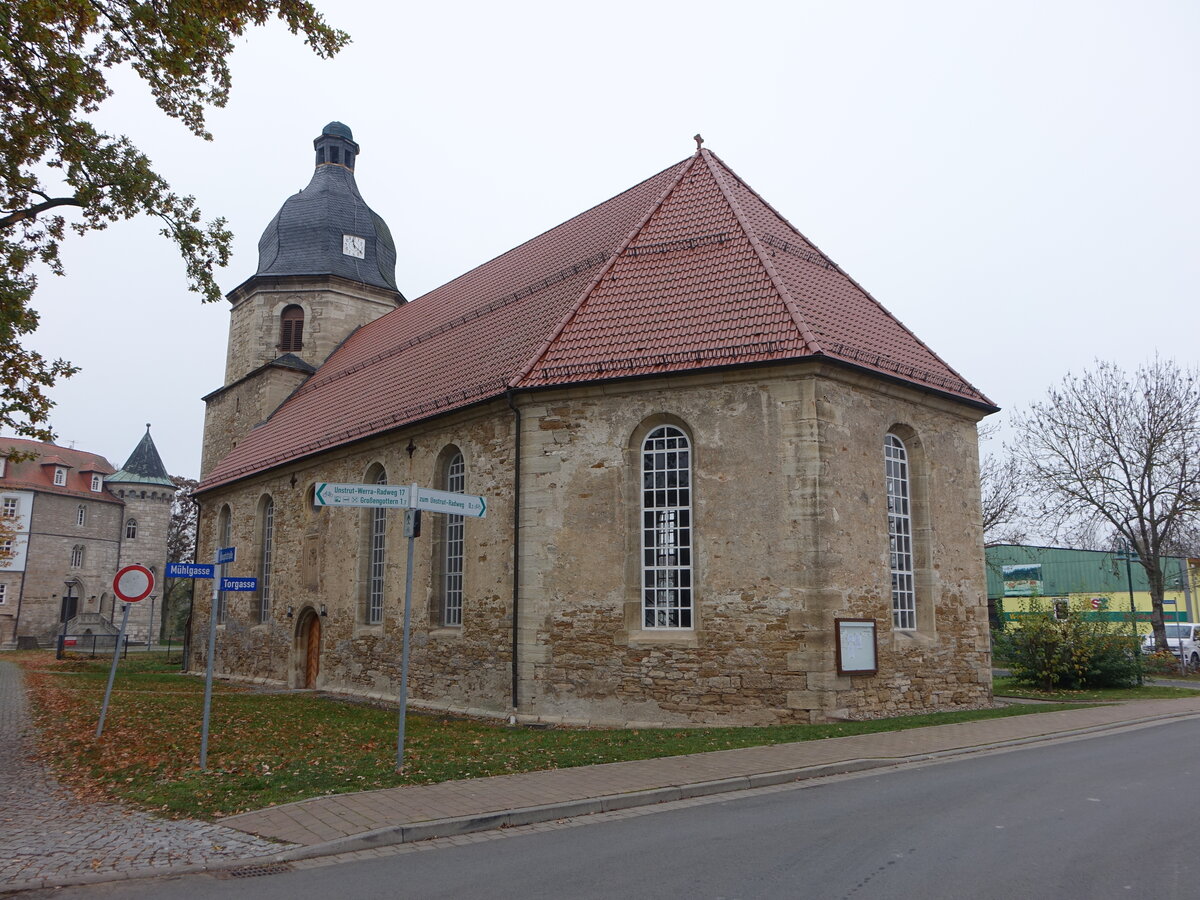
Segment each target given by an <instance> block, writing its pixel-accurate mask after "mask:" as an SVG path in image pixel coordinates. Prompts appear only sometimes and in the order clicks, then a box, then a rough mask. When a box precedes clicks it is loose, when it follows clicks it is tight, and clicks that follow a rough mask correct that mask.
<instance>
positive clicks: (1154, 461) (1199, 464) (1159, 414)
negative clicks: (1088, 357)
mask: <svg viewBox="0 0 1200 900" xmlns="http://www.w3.org/2000/svg"><path fill="white" fill-rule="evenodd" d="M1017 427H1018V429H1019V431H1020V440H1019V441H1017V442H1016V444H1015V447H1014V448H1013V453H1014V455H1015V456H1016V457H1017V459H1019V461H1020V464H1021V467H1022V470H1023V472H1024V478H1025V480H1026V482H1027V483H1028V484H1029V486H1030V488H1031V490H1033V491H1036V494H1037V496H1038V497H1040V498H1041V502H1040V504H1039V506H1038V508H1037V509H1036V510H1035V511H1034V512H1035V515H1036V517H1037V519H1038V521H1039V522H1040V523H1042V524H1044V525H1046V526H1049V527H1050V528H1051V529H1052V530H1053V531H1054V532H1055V533H1056V534H1058V535H1064V534H1065V535H1068V536H1069V538H1070V539H1072V540H1073V541H1074V542H1076V543H1077V542H1079V541H1080V540H1090V541H1095V540H1096V536H1097V535H1098V533H1099V532H1101V531H1109V532H1111V534H1112V535H1113V536H1115V537H1116V538H1118V539H1119V540H1120V541H1122V542H1123V543H1125V544H1126V545H1128V546H1129V547H1132V548H1133V549H1134V550H1136V552H1137V554H1138V557H1139V560H1140V562H1141V565H1142V567H1143V568H1144V569H1145V571H1146V576H1147V578H1148V579H1149V581H1150V599H1151V614H1150V621H1151V623H1152V625H1153V628H1154V634H1155V640H1156V643H1157V644H1158V645H1159V647H1160V648H1165V647H1166V631H1165V629H1164V628H1163V591H1164V579H1163V573H1162V569H1161V566H1160V560H1161V559H1162V558H1163V557H1164V556H1169V555H1171V554H1172V553H1173V552H1174V551H1175V550H1176V549H1177V547H1178V545H1179V542H1180V541H1181V540H1184V539H1185V538H1186V536H1187V535H1189V534H1191V535H1193V536H1194V533H1195V529H1196V528H1197V523H1198V522H1200V384H1198V381H1197V373H1196V372H1195V371H1194V370H1190V369H1182V368H1180V367H1179V366H1178V365H1177V364H1176V363H1175V362H1173V361H1170V360H1160V359H1155V360H1154V361H1153V362H1151V363H1148V364H1146V365H1144V366H1142V367H1140V368H1139V369H1137V371H1135V372H1134V373H1133V374H1132V375H1130V374H1127V373H1126V372H1124V371H1123V370H1122V369H1120V368H1119V367H1118V366H1116V365H1115V364H1113V363H1108V362H1097V363H1096V366H1095V368H1093V369H1092V370H1090V371H1088V372H1085V373H1084V374H1083V375H1080V376H1072V375H1068V376H1067V378H1066V379H1065V380H1064V381H1063V383H1062V384H1061V385H1060V386H1058V387H1056V388H1052V389H1051V390H1050V391H1049V393H1048V394H1047V397H1046V400H1045V401H1043V402H1041V403H1036V404H1034V405H1033V406H1031V407H1030V408H1029V410H1028V411H1027V412H1026V413H1025V414H1024V415H1023V416H1021V417H1020V418H1019V420H1018V423H1017ZM1092 546H1095V544H1094V543H1093V544H1092Z"/></svg>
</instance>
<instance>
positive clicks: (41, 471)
mask: <svg viewBox="0 0 1200 900" xmlns="http://www.w3.org/2000/svg"><path fill="white" fill-rule="evenodd" d="M5 450H19V451H21V452H22V453H32V454H34V458H33V459H27V460H22V461H21V462H15V463H14V462H9V463H8V464H7V465H6V466H5V467H4V475H3V476H0V490H5V489H7V490H34V491H45V492H47V493H51V494H70V495H72V496H79V497H86V498H87V499H89V500H99V501H103V502H109V503H120V502H121V501H120V500H118V499H117V498H116V497H115V496H113V494H111V493H110V492H109V491H108V490H107V488H106V489H105V490H102V491H93V490H92V475H91V473H92V472H95V473H97V474H100V475H111V474H112V473H113V472H115V471H116V470H115V469H114V468H113V467H112V466H111V465H109V463H108V460H106V459H104V458H103V457H101V456H97V455H96V454H95V453H89V452H87V451H84V450H72V449H71V448H70V447H59V446H57V445H55V444H44V443H42V442H41V441H28V440H25V439H23V438H9V437H5V438H0V453H3V452H4V451H5ZM56 466H62V467H63V468H65V469H66V470H67V483H66V484H65V485H57V484H55V483H54V467H56Z"/></svg>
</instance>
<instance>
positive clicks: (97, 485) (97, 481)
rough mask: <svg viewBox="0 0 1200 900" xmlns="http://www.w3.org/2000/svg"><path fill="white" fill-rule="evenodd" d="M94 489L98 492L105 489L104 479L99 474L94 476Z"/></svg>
mask: <svg viewBox="0 0 1200 900" xmlns="http://www.w3.org/2000/svg"><path fill="white" fill-rule="evenodd" d="M92 490H93V491H95V492H96V493H99V492H100V491H102V490H104V479H103V478H101V477H100V476H99V475H93V476H92Z"/></svg>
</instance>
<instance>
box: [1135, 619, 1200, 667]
mask: <svg viewBox="0 0 1200 900" xmlns="http://www.w3.org/2000/svg"><path fill="white" fill-rule="evenodd" d="M1165 627H1166V629H1167V646H1168V647H1170V648H1171V652H1172V653H1174V654H1175V655H1176V656H1179V645H1180V644H1181V643H1182V644H1183V658H1184V659H1185V660H1186V661H1187V664H1188V665H1189V666H1192V667H1200V623H1197V622H1168V623H1167V624H1166V626H1165ZM1142 652H1143V653H1153V652H1154V633H1153V632H1151V633H1150V634H1148V635H1146V637H1145V639H1144V640H1143V641H1142Z"/></svg>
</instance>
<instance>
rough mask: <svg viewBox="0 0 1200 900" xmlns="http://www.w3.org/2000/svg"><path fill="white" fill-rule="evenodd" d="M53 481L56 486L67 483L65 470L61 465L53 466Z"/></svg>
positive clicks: (62, 485)
mask: <svg viewBox="0 0 1200 900" xmlns="http://www.w3.org/2000/svg"><path fill="white" fill-rule="evenodd" d="M54 483H55V484H56V485H57V486H58V487H65V486H66V484H67V470H66V469H64V468H63V467H62V466H55V467H54Z"/></svg>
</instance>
